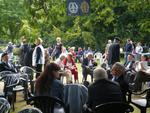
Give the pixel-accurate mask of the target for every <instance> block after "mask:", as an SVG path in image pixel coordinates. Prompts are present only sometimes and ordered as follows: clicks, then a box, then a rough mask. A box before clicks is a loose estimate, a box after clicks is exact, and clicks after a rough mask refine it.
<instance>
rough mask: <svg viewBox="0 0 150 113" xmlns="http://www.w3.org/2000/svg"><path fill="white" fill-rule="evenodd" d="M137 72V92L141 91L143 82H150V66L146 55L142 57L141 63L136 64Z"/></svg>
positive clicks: (135, 80)
mask: <svg viewBox="0 0 150 113" xmlns="http://www.w3.org/2000/svg"><path fill="white" fill-rule="evenodd" d="M136 70H137V73H136V76H135V79H134V82H135V91H141V89H142V82H149V81H150V67H149V66H148V57H147V56H146V55H142V56H141V61H140V62H137V63H136Z"/></svg>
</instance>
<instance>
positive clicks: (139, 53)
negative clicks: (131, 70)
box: [135, 42, 143, 60]
mask: <svg viewBox="0 0 150 113" xmlns="http://www.w3.org/2000/svg"><path fill="white" fill-rule="evenodd" d="M142 52H143V47H142V46H141V43H140V42H138V43H137V46H136V47H135V54H136V56H135V60H140V56H141V53H142Z"/></svg>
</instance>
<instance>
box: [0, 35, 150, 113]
mask: <svg viewBox="0 0 150 113" xmlns="http://www.w3.org/2000/svg"><path fill="white" fill-rule="evenodd" d="M13 48H14V47H13V45H12V43H11V42H9V44H8V46H7V48H6V50H5V52H4V53H3V54H2V55H1V63H0V72H2V71H12V72H14V73H17V72H19V69H18V67H16V65H14V64H13V61H12V58H13ZM19 49H20V54H19V63H20V65H21V66H29V67H32V68H34V69H35V70H36V71H37V72H39V73H37V74H36V77H35V78H36V81H35V91H34V93H35V95H47V96H54V97H57V98H59V99H61V100H62V101H64V98H65V97H64V96H65V94H64V89H65V85H66V84H83V85H85V88H86V89H87V92H86V93H87V95H88V96H87V99H86V101H85V103H83V104H86V105H87V107H89V108H91V109H92V110H93V109H94V108H95V106H96V105H99V104H102V103H106V102H114V101H115V102H118V101H119V102H127V101H128V100H127V99H126V95H127V92H129V90H131V89H130V86H133V87H134V88H133V89H132V90H134V91H140V90H142V83H143V82H149V81H150V66H149V65H148V63H149V61H150V58H148V55H147V56H146V55H144V54H142V52H143V48H142V46H141V43H140V42H139V43H137V46H135V44H133V42H132V40H131V39H127V42H126V44H125V46H124V61H125V62H124V64H123V63H121V62H120V39H119V38H118V37H116V38H114V41H113V42H112V41H111V40H108V44H106V48H105V52H104V53H103V54H101V53H98V52H97V53H95V52H94V51H92V49H91V48H90V47H88V49H87V50H86V49H83V48H81V47H79V48H78V50H77V52H76V51H75V47H68V48H66V47H65V46H64V45H63V43H62V41H61V38H60V37H57V38H56V44H55V46H54V48H50V47H49V48H46V49H45V48H44V47H43V41H42V39H41V38H37V39H36V40H35V43H34V44H33V45H32V46H31V45H30V44H29V43H28V41H27V39H26V37H22V38H21V45H20V47H19ZM95 56H96V57H97V58H99V59H103V60H101V61H103V62H101V63H99V60H97V58H95ZM98 56H99V57H98ZM77 63H81V69H82V82H81V83H80V82H79V77H80V75H79V73H80V72H79V71H78V66H77ZM88 75H90V76H91V81H87V76H88ZM128 75H130V77H128ZM131 75H132V76H131ZM64 78H66V82H65V83H64ZM149 87H150V85H149ZM74 98H76V97H74ZM74 113H75V112H74Z"/></svg>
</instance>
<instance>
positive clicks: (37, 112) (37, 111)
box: [18, 108, 42, 113]
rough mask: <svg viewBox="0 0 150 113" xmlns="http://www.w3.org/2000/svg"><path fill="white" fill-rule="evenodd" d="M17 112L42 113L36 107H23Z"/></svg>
mask: <svg viewBox="0 0 150 113" xmlns="http://www.w3.org/2000/svg"><path fill="white" fill-rule="evenodd" d="M18 113H42V111H41V110H40V109H38V108H25V109H22V110H21V111H19V112H18Z"/></svg>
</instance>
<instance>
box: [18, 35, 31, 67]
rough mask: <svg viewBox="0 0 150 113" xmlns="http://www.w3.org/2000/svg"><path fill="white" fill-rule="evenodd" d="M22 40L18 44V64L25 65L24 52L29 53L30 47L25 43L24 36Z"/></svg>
mask: <svg viewBox="0 0 150 113" xmlns="http://www.w3.org/2000/svg"><path fill="white" fill-rule="evenodd" d="M21 40H22V42H21V46H20V52H21V53H20V64H21V65H22V66H25V56H26V54H28V53H29V50H30V47H29V44H28V43H27V39H26V37H24V36H23V37H22V39H21Z"/></svg>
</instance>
